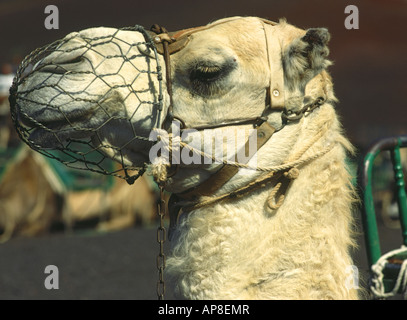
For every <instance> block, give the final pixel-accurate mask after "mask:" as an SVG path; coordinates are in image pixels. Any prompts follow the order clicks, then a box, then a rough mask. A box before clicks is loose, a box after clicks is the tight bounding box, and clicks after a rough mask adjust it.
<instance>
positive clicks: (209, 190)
mask: <svg viewBox="0 0 407 320" xmlns="http://www.w3.org/2000/svg"><path fill="white" fill-rule="evenodd" d="M274 132H275V128H273V127H272V126H271V125H270V124H269V123H268V122H267V121H265V122H263V123H262V124H261V125H260V126H259V127H258V128H257V130H256V134H257V150H256V152H257V151H258V150H259V149H260V148H261V147H262V146H263V145H264V144H265V143H266V142H267V141H268V140H269V139H270V138H271V136H272V135H273V133H274ZM249 142H250V139H248V140H247V141H246V143H245V147H244V148H245V154H246V155H247V154H249ZM252 156H253V155H250V154H249V157H248V158H247V161H249V160H250V158H252ZM239 169H240V168H238V167H235V166H229V165H223V166H222V167H221V168H220V169H219V170H218V171H217V172H216V173H214V174H212V175H211V176H210V177H209V178H208V179H207V180H205V181H204V182H202V183H201V184H199V185H198V186H196V187H194V188H191V189H188V190H186V191H184V192H182V193H178V194H177V196H178V197H179V198H182V199H183V200H189V201H193V200H196V199H198V198H199V197H202V196H211V195H213V194H214V193H215V192H216V191H217V190H219V189H220V188H221V187H222V186H224V185H225V184H226V183H227V182H228V181H229V180H230V179H231V178H232V177H233V176H234V175H236V174H237V173H238V171H239Z"/></svg>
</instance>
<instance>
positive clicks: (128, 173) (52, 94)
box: [10, 26, 163, 183]
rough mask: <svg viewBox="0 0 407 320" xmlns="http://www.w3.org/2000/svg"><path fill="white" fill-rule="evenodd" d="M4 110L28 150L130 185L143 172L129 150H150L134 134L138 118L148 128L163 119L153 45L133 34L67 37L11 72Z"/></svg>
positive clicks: (139, 134) (143, 138)
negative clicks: (138, 145) (133, 146)
mask: <svg viewBox="0 0 407 320" xmlns="http://www.w3.org/2000/svg"><path fill="white" fill-rule="evenodd" d="M96 29H99V28H95V29H94V30H96ZM88 30H92V29H88ZM135 32H138V33H139V34H138V35H137V36H135ZM95 34H96V35H95ZM140 34H141V35H142V36H141V35H140ZM79 66H80V67H79ZM84 66H85V68H84ZM95 88H98V89H97V90H96V89H95ZM101 88H102V89H101ZM10 105H11V115H12V119H13V122H14V124H15V127H16V129H17V132H18V134H19V135H20V138H21V139H22V140H23V141H24V142H25V143H27V144H28V145H29V146H30V147H31V148H32V149H34V150H36V151H38V152H40V153H41V154H43V155H45V156H47V157H50V158H52V159H56V160H58V161H60V162H62V163H64V164H65V165H66V166H68V167H70V168H75V169H81V170H90V171H93V172H98V173H101V174H104V175H113V176H117V177H120V178H123V179H126V180H127V181H128V182H129V183H132V182H134V180H135V179H136V178H137V177H138V176H139V175H140V174H142V172H144V168H145V165H140V164H138V166H137V167H135V166H134V164H133V162H132V161H131V156H130V155H129V151H128V150H129V146H130V145H131V144H133V143H140V142H142V143H146V144H147V143H151V142H149V141H148V136H147V134H146V132H140V130H139V129H138V125H139V123H138V122H137V121H139V118H140V116H139V115H140V112H141V113H142V114H143V115H146V116H145V117H144V119H143V121H149V125H150V128H152V127H158V126H159V122H160V119H161V111H162V106H163V95H162V74H161V67H160V65H159V61H158V58H157V51H156V48H155V46H154V42H153V41H152V38H151V37H150V35H149V34H148V32H146V31H145V30H144V28H143V27H141V26H134V27H127V28H122V29H113V28H103V29H100V32H99V31H98V32H79V33H73V34H71V35H68V36H67V37H65V38H63V39H61V40H57V41H55V42H53V43H51V44H49V45H47V46H44V47H42V48H38V49H36V50H34V51H33V52H32V53H30V54H29V55H28V56H27V57H26V58H25V59H24V60H23V62H22V63H21V65H20V67H19V69H18V71H17V74H16V77H15V79H14V82H13V86H12V87H11V89H10ZM82 106H86V108H84V109H81V108H82ZM83 110H92V112H91V113H84V111H83ZM136 115H137V116H136ZM50 118H52V119H53V121H50V120H49V119H50ZM79 119H80V121H79ZM96 119H97V120H96ZM112 128H116V129H115V130H113V129H112ZM117 128H119V131H117ZM113 140H114V141H116V142H115V143H112V141H113ZM130 149H131V148H130ZM112 158H113V159H114V160H116V162H113V161H112V160H111V159H112Z"/></svg>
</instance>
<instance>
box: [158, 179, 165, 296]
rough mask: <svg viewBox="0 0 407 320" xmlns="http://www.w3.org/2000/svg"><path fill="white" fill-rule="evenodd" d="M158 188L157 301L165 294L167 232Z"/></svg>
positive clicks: (161, 191)
mask: <svg viewBox="0 0 407 320" xmlns="http://www.w3.org/2000/svg"><path fill="white" fill-rule="evenodd" d="M159 188H160V200H159V202H158V206H157V209H158V210H157V211H158V215H159V218H160V226H159V227H158V228H157V242H158V243H159V245H160V251H159V253H158V255H157V269H158V281H157V296H158V300H164V294H165V282H164V269H165V259H166V257H165V254H164V242H165V240H166V238H167V231H166V229H165V227H164V217H165V200H164V186H163V185H159Z"/></svg>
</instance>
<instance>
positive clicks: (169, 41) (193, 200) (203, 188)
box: [152, 18, 322, 229]
mask: <svg viewBox="0 0 407 320" xmlns="http://www.w3.org/2000/svg"><path fill="white" fill-rule="evenodd" d="M236 19H240V18H230V19H223V20H221V21H219V22H215V23H213V24H209V25H207V26H202V27H196V28H191V29H184V30H180V31H176V32H168V31H167V30H166V29H165V28H162V27H159V26H158V25H153V27H152V31H153V32H154V33H155V34H154V35H153V40H154V43H155V46H156V50H157V52H158V53H159V54H161V55H163V56H164V61H165V66H166V82H167V91H168V94H169V96H170V106H169V108H168V115H167V119H166V120H167V121H168V120H170V121H172V120H174V119H178V120H179V121H180V122H181V123H182V124H183V125H184V128H183V129H185V122H184V121H183V120H182V119H180V118H178V117H177V116H175V115H174V114H173V100H172V99H173V97H172V80H171V64H170V56H171V55H172V54H174V53H176V52H179V51H180V50H182V49H183V48H185V47H186V46H187V45H188V43H189V42H190V40H191V36H192V35H193V34H194V33H196V32H200V31H204V30H207V29H210V28H213V27H215V26H218V25H220V24H223V23H226V22H230V21H233V20H236ZM259 21H260V22H261V23H262V26H263V30H264V36H265V42H266V51H267V60H268V67H269V70H270V81H269V87H268V88H267V95H266V96H267V103H266V107H265V111H266V109H267V108H270V109H272V110H282V111H283V113H282V115H284V114H286V115H287V117H286V118H283V127H284V125H285V123H286V122H287V120H294V121H295V120H298V119H299V118H301V117H302V116H303V115H304V114H305V113H306V112H309V111H312V110H313V109H314V108H315V107H318V106H319V105H321V104H322V103H321V102H322V101H317V102H315V103H313V104H312V109H310V107H309V106H308V105H307V106H306V107H307V108H305V107H304V108H303V109H302V110H301V112H300V113H301V114H299V115H297V114H295V115H293V114H292V113H290V111H288V110H286V109H285V94H284V71H283V64H282V60H281V59H282V45H281V39H280V37H279V36H278V33H277V31H278V29H277V28H273V27H274V26H276V25H277V23H276V22H272V21H269V20H266V19H260V18H259ZM314 104H315V107H314ZM290 117H295V118H293V119H291V118H290ZM259 120H260V123H259ZM167 121H164V123H163V126H164V127H165V123H166V122H167ZM242 124H253V126H254V127H255V128H257V150H259V149H260V148H261V147H262V146H263V145H264V144H265V143H266V142H267V141H268V140H269V139H270V137H271V136H272V135H273V133H274V132H275V131H276V129H275V128H273V127H272V126H271V125H270V124H269V123H268V122H267V117H263V116H259V117H257V118H253V119H244V120H236V119H235V120H232V121H229V122H225V123H220V124H214V125H207V126H201V127H195V128H194V129H197V130H203V129H213V128H218V127H223V126H233V125H242ZM280 129H281V128H280ZM280 129H279V130H280ZM249 141H250V140H248V141H247V142H246V144H245V153H246V155H247V154H249V152H248V150H249ZM249 156H250V155H249ZM249 160H250V159H248V160H247V161H249ZM238 171H239V168H238V167H237V166H229V165H223V166H222V167H221V169H219V170H218V171H217V172H216V173H215V174H213V175H211V176H210V177H209V178H208V179H207V180H205V181H204V182H203V183H201V184H200V185H198V186H196V187H194V188H191V189H189V190H187V191H184V192H182V193H179V194H172V196H171V198H170V200H169V204H168V207H169V211H170V225H171V227H170V229H172V228H173V227H174V226H175V225H176V224H177V222H178V218H179V215H180V214H181V212H182V205H181V204H182V203H184V204H185V201H186V202H187V203H189V205H187V207H186V208H187V209H191V210H193V208H195V207H196V208H198V207H200V206H201V205H200V204H199V202H197V201H199V198H200V197H208V196H212V195H213V194H214V193H215V192H216V191H218V190H219V189H220V188H221V187H222V186H224V185H225V184H226V183H227V182H228V181H229V180H230V179H231V178H232V177H233V176H234V175H236V174H237V173H238ZM283 173H284V172H283ZM283 173H279V174H276V175H274V174H271V175H270V177H269V178H267V179H266V180H264V181H263V183H264V182H266V181H268V182H272V181H274V182H276V183H279V184H280V185H281V183H283V181H284V180H286V179H289V180H290V181H291V180H292V179H290V178H287V177H288V176H289V175H287V174H286V173H284V174H283ZM260 185H261V181H260V184H259V183H257V182H256V183H254V184H253V186H251V187H250V188H245V187H243V188H241V190H238V192H237V193H236V196H237V195H238V193H239V194H240V192H246V191H247V190H251V189H252V188H258V187H259V186H260ZM287 187H288V184H286V183H284V188H282V189H281V190H280V191H282V194H284V193H285V191H286V188H287ZM246 189H247V190H246ZM233 194H235V193H233V192H232V193H230V194H225V195H222V196H220V198H221V199H223V198H233V197H232V195H233ZM279 198H280V196H279Z"/></svg>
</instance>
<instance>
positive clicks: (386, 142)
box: [362, 136, 407, 289]
mask: <svg viewBox="0 0 407 320" xmlns="http://www.w3.org/2000/svg"><path fill="white" fill-rule="evenodd" d="M404 147H407V136H398V137H392V138H386V139H383V140H380V141H378V142H377V143H376V144H374V145H373V146H372V147H371V148H370V149H369V151H368V152H367V154H366V156H365V159H364V164H363V172H362V187H363V197H364V199H363V200H364V201H363V204H364V210H362V222H363V228H364V233H365V241H366V250H367V256H368V261H369V264H370V265H371V266H372V265H374V264H375V263H376V262H377V261H378V260H379V259H380V257H381V256H382V252H381V249H380V238H379V232H378V228H377V222H376V213H375V205H374V198H373V187H372V180H373V179H372V176H373V164H374V160H375V159H376V157H377V156H378V155H379V154H380V153H381V152H385V151H389V152H390V155H391V161H392V165H393V170H394V177H395V182H396V195H397V204H398V208H399V219H400V224H401V232H402V237H403V244H404V245H405V246H407V195H406V189H405V182H404V174H403V167H402V164H401V157H400V148H404ZM405 259H407V253H403V254H400V255H398V256H394V257H393V259H392V260H393V261H394V260H398V261H400V260H405ZM398 271H399V268H398V267H397V264H392V263H389V264H388V266H387V267H386V269H385V270H384V271H383V274H384V285H385V287H386V289H389V288H390V289H391V288H392V286H394V282H395V278H396V277H397V275H398Z"/></svg>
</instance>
